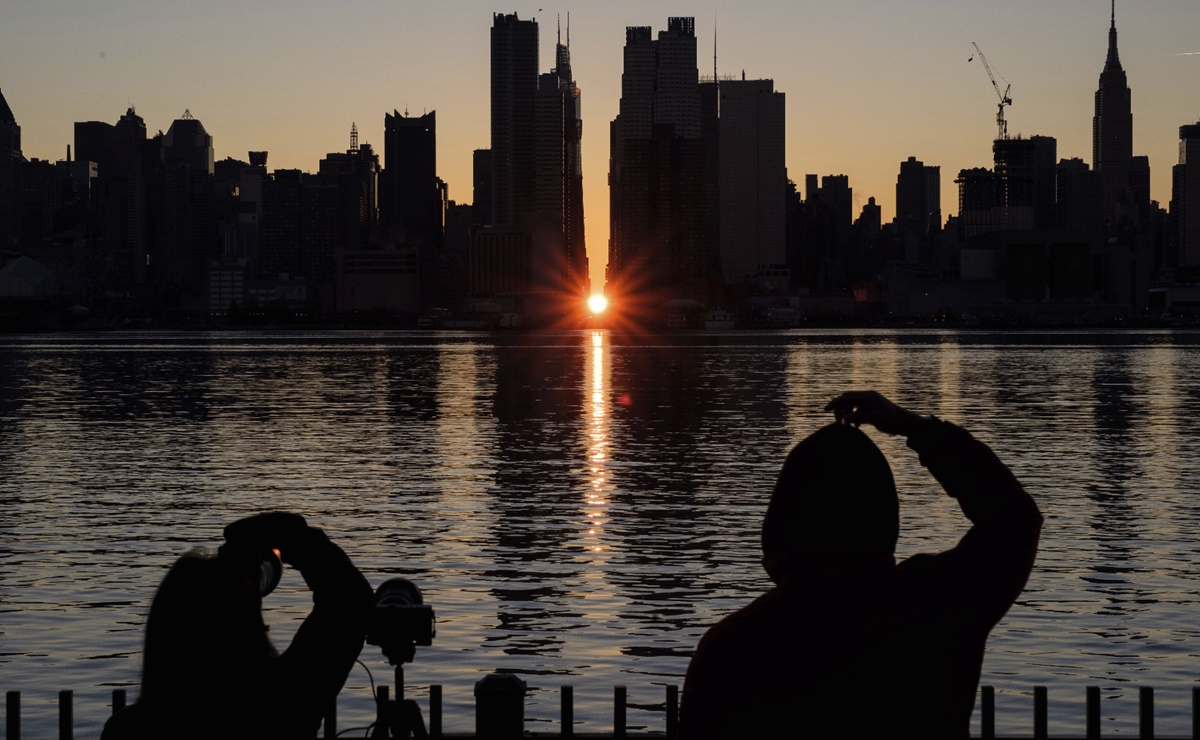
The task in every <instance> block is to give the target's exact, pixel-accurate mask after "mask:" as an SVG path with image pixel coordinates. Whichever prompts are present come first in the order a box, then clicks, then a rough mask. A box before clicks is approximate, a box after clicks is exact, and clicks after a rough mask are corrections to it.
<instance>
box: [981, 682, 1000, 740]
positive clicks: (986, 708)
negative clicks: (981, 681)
mask: <svg viewBox="0 0 1200 740" xmlns="http://www.w3.org/2000/svg"><path fill="white" fill-rule="evenodd" d="M979 737H980V738H982V739H983V740H994V738H995V737H996V688H995V687H994V686H980V687H979Z"/></svg>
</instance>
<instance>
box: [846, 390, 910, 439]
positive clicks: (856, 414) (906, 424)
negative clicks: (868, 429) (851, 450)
mask: <svg viewBox="0 0 1200 740" xmlns="http://www.w3.org/2000/svg"><path fill="white" fill-rule="evenodd" d="M825 410H826V411H832V412H833V415H834V417H836V418H837V420H838V423H839V424H853V425H854V426H859V425H862V424H870V425H871V426H873V427H875V428H876V429H878V430H879V431H881V432H883V433H884V434H901V435H904V436H906V437H907V436H908V435H910V434H912V433H913V431H914V430H916V428H917V426H918V425H919V424H920V423H921V422H922V421H923V418H922V417H921V416H920V415H919V414H916V413H913V412H912V411H909V410H907V409H903V408H901V407H899V406H897V405H896V404H894V403H892V402H891V401H889V400H887V399H886V398H884V397H883V396H882V395H881V394H880V393H878V392H877V391H848V392H846V393H843V394H842V395H840V396H838V397H837V398H835V399H833V400H832V401H830V402H829V403H828V404H826V405H825Z"/></svg>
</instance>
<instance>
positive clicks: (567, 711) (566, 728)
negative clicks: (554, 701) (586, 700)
mask: <svg viewBox="0 0 1200 740" xmlns="http://www.w3.org/2000/svg"><path fill="white" fill-rule="evenodd" d="M574 735H575V687H574V686H563V687H562V736H563V737H573V736H574Z"/></svg>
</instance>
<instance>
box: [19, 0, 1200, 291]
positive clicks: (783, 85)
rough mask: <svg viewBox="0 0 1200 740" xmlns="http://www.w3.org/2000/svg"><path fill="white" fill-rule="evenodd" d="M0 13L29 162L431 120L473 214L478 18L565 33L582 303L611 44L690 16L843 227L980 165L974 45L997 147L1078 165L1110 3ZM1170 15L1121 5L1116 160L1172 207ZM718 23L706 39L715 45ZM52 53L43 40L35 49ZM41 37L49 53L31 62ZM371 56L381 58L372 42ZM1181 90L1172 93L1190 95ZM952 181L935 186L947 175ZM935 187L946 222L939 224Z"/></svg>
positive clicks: (483, 98)
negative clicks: (924, 181)
mask: <svg viewBox="0 0 1200 740" xmlns="http://www.w3.org/2000/svg"><path fill="white" fill-rule="evenodd" d="M65 7H66V6H62V5H59V4H54V3H39V4H36V5H35V4H33V3H23V2H22V3H14V4H12V5H11V6H10V7H9V8H7V9H6V15H7V19H6V20H7V22H6V23H5V24H4V29H3V30H0V42H2V43H0V60H2V62H3V64H2V66H0V68H3V69H4V70H5V73H4V79H0V89H2V90H3V91H4V95H5V97H6V99H7V101H8V103H9V105H10V106H11V107H12V109H13V112H14V114H15V117H16V118H17V121H18V123H19V124H20V125H21V126H22V131H23V133H22V144H23V149H24V152H25V154H26V157H29V158H32V157H39V158H44V159H50V160H52V161H53V160H54V159H61V158H63V157H64V155H65V153H66V146H67V145H68V144H70V143H71V141H72V135H71V126H72V125H73V123H74V122H75V121H86V120H103V121H111V120H115V119H116V118H117V117H118V116H119V115H120V114H121V113H122V112H123V111H124V110H125V108H126V107H127V106H128V105H130V104H132V105H133V106H134V107H135V108H136V109H137V111H138V113H139V114H140V115H141V116H142V117H143V118H145V120H146V123H147V128H148V129H149V130H150V131H151V132H153V131H156V130H159V129H162V130H166V129H167V127H168V126H169V125H170V122H171V121H172V120H174V119H175V118H177V117H179V116H180V115H181V113H182V111H183V110H184V109H190V110H191V111H192V112H193V113H194V114H195V115H196V117H197V118H199V119H201V120H203V121H204V124H205V127H206V128H207V129H208V131H209V133H211V134H212V135H213V137H214V145H215V149H216V156H217V158H218V159H223V158H225V157H236V158H244V157H245V156H246V154H245V152H246V151H248V150H268V151H270V153H271V165H272V167H287V168H297V169H301V170H305V171H310V172H311V171H315V170H316V165H317V162H318V160H319V159H320V158H321V156H323V154H324V153H326V152H329V151H336V150H339V149H342V148H344V147H345V142H346V140H347V138H348V132H349V128H350V125H351V123H355V124H356V125H357V127H358V131H359V137H360V140H361V141H363V142H364V143H371V144H372V145H374V146H375V147H376V149H380V148H381V147H382V143H383V131H382V129H383V120H382V119H383V113H385V112H387V111H390V110H393V109H398V110H402V111H403V110H405V109H407V110H408V111H409V112H410V113H411V114H413V115H421V114H422V113H424V112H428V111H437V113H438V119H439V121H438V122H439V128H440V129H441V131H440V136H439V143H438V149H439V152H438V161H439V170H440V171H439V175H440V176H441V177H442V179H443V180H445V181H446V182H447V184H448V188H449V196H450V198H452V199H455V200H457V201H459V202H464V201H469V200H470V187H471V177H470V171H471V154H472V151H473V150H474V149H477V148H480V147H486V146H487V144H488V123H487V121H488V116H487V105H488V97H489V96H488V79H489V70H488V61H487V55H488V51H487V49H488V42H487V34H488V32H489V27H490V19H491V13H492V12H514V11H515V12H517V13H518V14H520V15H521V17H522V18H526V17H529V18H535V19H536V20H538V21H539V24H540V26H541V33H540V45H539V46H540V48H539V52H540V54H539V57H540V58H539V67H540V68H546V69H548V68H550V66H552V60H553V51H552V50H553V44H554V41H555V32H554V27H555V21H556V19H557V18H558V17H561V19H562V22H563V24H564V25H565V24H566V20H567V15H568V13H569V14H570V28H571V46H572V61H573V67H574V77H575V79H576V81H577V83H578V85H579V87H580V88H581V90H582V118H583V121H584V136H583V144H582V146H583V173H584V197H585V203H586V213H587V227H586V228H587V243H588V256H589V261H590V265H591V277H592V282H593V286H594V287H595V288H597V289H598V288H599V286H600V285H602V284H603V269H604V265H605V264H606V262H607V259H606V246H607V243H608V236H609V235H608V206H609V203H608V192H607V190H608V189H607V187H606V186H605V177H606V176H607V174H608V161H607V160H608V154H609V152H608V149H609V146H608V136H607V131H606V129H607V127H608V123H609V121H611V120H612V118H613V117H614V115H615V113H616V107H617V103H618V101H619V97H620V95H619V87H620V75H621V65H620V55H621V49H622V41H623V38H624V29H625V27H627V26H637V25H651V26H654V27H656V28H657V27H661V26H662V25H663V23H664V21H665V19H666V17H667V16H669V15H680V14H687V15H693V16H695V18H696V36H697V39H698V44H697V46H698V50H697V56H698V59H697V66H698V67H699V69H700V72H701V74H702V75H703V74H711V73H712V66H713V61H714V60H713V59H712V56H713V55H712V51H713V50H712V45H713V41H714V38H713V36H714V32H715V35H716V39H715V42H716V52H717V53H716V57H717V58H716V67H717V71H718V73H719V74H721V75H731V76H740V75H741V73H742V71H743V70H745V72H746V74H747V76H748V77H749V78H752V79H753V78H766V79H772V80H774V84H775V89H776V90H778V91H780V92H783V93H785V94H786V95H787V96H788V111H787V137H786V138H787V150H786V163H787V167H788V176H789V178H790V179H792V180H793V181H795V182H797V183H801V182H802V181H803V178H804V175H805V174H810V173H813V174H820V175H829V174H845V175H847V176H848V178H849V181H850V185H851V186H852V187H853V188H854V201H855V203H854V206H855V211H856V212H857V210H858V209H859V208H861V206H862V205H863V204H865V203H866V201H867V199H868V198H869V197H874V198H876V200H877V202H878V203H879V204H880V206H881V207H882V209H883V218H884V219H885V221H886V220H890V218H891V216H892V215H893V213H894V209H895V203H894V187H895V182H896V172H897V171H898V169H899V164H900V163H901V162H903V161H904V160H905V159H907V158H908V157H909V156H916V157H917V158H918V159H920V160H922V161H924V162H925V163H927V164H930V165H934V166H940V167H941V168H942V169H943V171H944V173H945V174H948V175H951V176H952V175H953V173H956V172H958V171H959V170H960V169H963V168H970V167H980V166H987V165H989V164H990V159H991V157H990V154H991V152H990V149H991V140H992V139H993V138H994V136H995V122H994V113H995V93H994V91H993V89H992V88H991V84H990V82H989V80H988V78H987V75H986V74H985V72H984V70H982V69H981V68H980V67H981V65H979V64H977V63H974V62H968V61H967V60H968V58H970V56H971V52H972V51H973V49H972V48H971V42H977V43H978V44H979V46H980V47H981V48H982V49H983V50H984V51H985V52H986V53H987V55H988V58H989V60H990V62H991V63H992V65H993V67H994V68H995V70H996V71H997V72H998V73H1000V74H1002V75H1003V78H1004V79H1005V80H1007V81H1008V82H1009V83H1011V84H1012V92H1011V95H1012V97H1013V101H1014V102H1013V104H1012V106H1011V107H1009V108H1008V109H1007V111H1006V113H1007V118H1008V121H1009V131H1010V133H1012V134H1013V135H1016V134H1021V135H1025V136H1029V135H1033V134H1038V135H1046V136H1054V137H1056V138H1057V139H1058V142H1059V147H1058V151H1059V155H1060V156H1061V157H1064V158H1070V157H1079V158H1082V159H1083V160H1084V161H1087V162H1089V163H1091V159H1092V157H1091V149H1092V147H1091V118H1092V112H1093V111H1092V96H1093V95H1094V92H1095V88H1096V81H1097V79H1098V76H1099V73H1100V70H1101V68H1102V67H1103V63H1104V57H1105V51H1106V40H1107V39H1106V31H1107V27H1108V20H1109V3H1108V2H1103V0H1090V1H1084V0H1072V1H1070V2H1063V3H1056V4H1054V6H1053V7H1044V6H1043V5H1042V4H1036V3H1031V2H1030V3H1026V2H1022V3H1017V4H1015V5H1014V4H1008V5H1006V6H1004V7H1003V8H1001V7H999V6H991V5H987V4H984V3H969V4H951V3H940V2H938V3H934V2H930V3H920V4H916V5H912V4H906V6H905V7H904V8H893V7H890V6H888V5H887V4H884V3H868V4H864V5H860V6H856V7H855V8H821V7H791V6H786V5H783V4H774V3H765V2H755V3H748V4H739V6H738V7H737V9H736V11H734V9H733V8H732V7H723V6H722V5H721V4H719V3H718V4H693V5H691V6H690V7H687V8H675V7H671V6H668V5H666V4H659V3H652V4H638V5H636V6H635V5H634V4H632V3H617V4H606V6H605V9H604V11H603V12H597V10H596V9H595V8H594V7H591V6H586V5H575V4H572V3H560V4H559V5H546V4H545V3H541V4H540V5H539V6H538V7H532V6H531V7H528V8H524V7H520V5H517V6H505V7H498V6H490V5H484V4H479V3H466V4H462V5H456V6H455V7H454V8H453V9H448V10H434V9H421V8H415V9H414V8H405V9H404V10H403V13H401V12H399V11H398V10H397V8H396V7H394V6H388V5H384V4H379V3H373V2H361V3H354V4H351V5H350V6H348V7H345V8H339V9H338V10H337V11H336V16H328V17H326V16H325V15H324V14H326V13H334V12H335V11H332V10H327V9H322V8H319V7H318V6H316V5H311V6H310V5H301V6H300V7H298V8H296V11H295V13H293V14H292V15H290V16H289V17H288V18H285V19H279V18H274V17H272V16H270V15H269V11H268V10H267V9H266V8H265V6H257V5H254V4H251V5H249V6H245V7H241V6H237V7H235V6H230V7H228V8H215V9H206V10H204V11H199V10H188V9H174V8H172V9H161V10H156V11H154V12H152V13H139V12H138V11H136V10H134V9H131V8H129V7H126V6H125V5H124V4H123V3H118V2H114V3H111V4H109V5H106V6H105V8H104V12H103V14H101V15H97V16H93V15H92V14H93V13H96V12H98V11H97V9H93V8H71V9H70V10H71V12H64V8H65ZM1195 13H1196V11H1195V9H1194V8H1193V7H1189V4H1188V3H1184V2H1164V3H1133V2H1124V3H1118V4H1117V8H1116V14H1117V27H1118V29H1119V31H1120V33H1121V51H1122V57H1121V59H1122V62H1123V64H1124V67H1125V69H1126V71H1127V72H1128V75H1129V86H1130V88H1131V90H1132V94H1133V116H1134V154H1145V155H1148V156H1149V158H1150V164H1151V172H1152V181H1151V197H1152V198H1153V199H1154V200H1157V201H1159V202H1160V203H1161V204H1163V205H1164V206H1165V204H1166V202H1167V201H1168V200H1169V199H1170V168H1171V166H1172V165H1173V164H1175V163H1176V161H1177V149H1178V130H1179V126H1181V125H1184V124H1188V123H1192V122H1194V121H1195V120H1196V118H1197V114H1198V113H1200V111H1197V109H1196V108H1195V105H1194V103H1191V102H1190V101H1192V100H1194V99H1195V96H1194V94H1192V91H1194V86H1195V82H1194V80H1195V79H1196V74H1195V73H1196V65H1197V64H1200V61H1197V59H1198V57H1197V56H1195V55H1194V52H1195V51H1197V47H1196V43H1197V42H1196V41H1195V40H1194V39H1189V38H1188V37H1187V33H1186V30H1187V28H1189V27H1192V26H1193V25H1194V24H1189V20H1192V19H1194V16H1195ZM714 21H715V27H714ZM48 34H49V35H48ZM46 38H57V39H59V43H54V44H47V43H39V42H38V40H39V39H42V40H44V39H46ZM385 39H386V41H387V43H383V41H384V40H385ZM1189 83H1190V85H1191V87H1190V89H1189ZM947 179H949V178H947ZM955 201H956V193H955V189H954V188H953V187H950V186H949V184H948V183H945V184H944V185H943V188H942V202H943V209H942V210H943V216H946V215H950V214H953V213H955V212H956V211H957V207H956V202H955Z"/></svg>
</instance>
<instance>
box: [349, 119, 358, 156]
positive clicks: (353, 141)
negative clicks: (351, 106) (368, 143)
mask: <svg viewBox="0 0 1200 740" xmlns="http://www.w3.org/2000/svg"><path fill="white" fill-rule="evenodd" d="M350 151H352V152H357V151H358V124H357V123H354V122H353V121H351V122H350Z"/></svg>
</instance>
